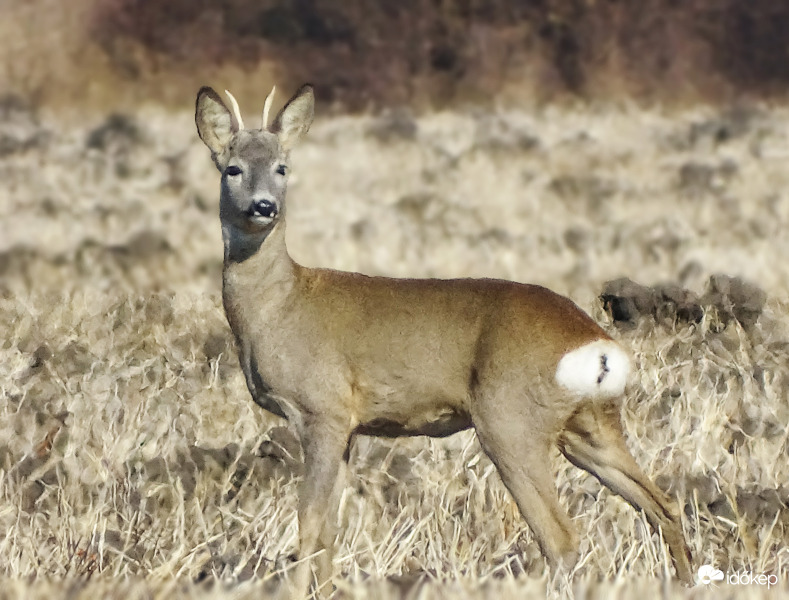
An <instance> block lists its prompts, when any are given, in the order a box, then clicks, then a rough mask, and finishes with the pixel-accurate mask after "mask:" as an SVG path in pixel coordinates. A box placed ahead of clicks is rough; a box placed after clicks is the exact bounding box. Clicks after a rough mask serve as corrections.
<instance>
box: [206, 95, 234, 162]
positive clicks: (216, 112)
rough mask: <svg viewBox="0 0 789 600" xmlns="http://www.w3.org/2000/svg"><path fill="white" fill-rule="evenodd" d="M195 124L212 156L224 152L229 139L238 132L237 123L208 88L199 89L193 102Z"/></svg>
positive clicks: (220, 100)
mask: <svg viewBox="0 0 789 600" xmlns="http://www.w3.org/2000/svg"><path fill="white" fill-rule="evenodd" d="M195 123H196V124H197V133H199V134H200V139H201V140H203V142H204V143H205V145H206V146H208V148H209V150H211V154H212V156H214V157H216V156H217V155H218V154H220V153H221V152H222V150H224V148H225V146H227V143H228V142H229V141H230V138H231V137H233V134H234V133H236V132H237V131H238V121H237V120H236V117H235V116H234V115H233V113H232V112H230V111H229V110H228V108H227V107H226V106H225V103H224V102H222V99H221V98H220V97H219V94H217V93H216V92H215V91H214V90H212V89H211V88H210V87H203V88H200V91H199V92H197V101H196V102H195Z"/></svg>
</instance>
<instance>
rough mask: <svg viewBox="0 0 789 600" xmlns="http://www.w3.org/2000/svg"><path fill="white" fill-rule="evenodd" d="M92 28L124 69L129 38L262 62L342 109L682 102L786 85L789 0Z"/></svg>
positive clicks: (218, 0)
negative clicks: (528, 94) (511, 89)
mask: <svg viewBox="0 0 789 600" xmlns="http://www.w3.org/2000/svg"><path fill="white" fill-rule="evenodd" d="M93 28H94V33H95V35H96V36H97V37H98V38H99V41H100V43H101V45H102V46H103V48H104V49H105V50H106V51H107V53H108V54H109V55H110V57H111V59H112V60H113V61H114V62H115V63H116V65H117V66H118V67H119V68H122V69H123V70H124V71H126V72H128V74H129V75H131V76H134V75H135V73H139V72H140V71H142V70H149V69H151V68H154V69H155V68H156V65H151V64H147V63H146V64H137V63H135V59H134V58H132V56H131V54H130V53H129V52H128V51H127V50H128V45H127V44H128V42H129V41H130V40H131V41H135V42H137V43H140V44H142V45H143V46H144V47H146V48H148V49H149V50H152V51H154V52H155V53H156V55H157V56H164V57H170V58H173V59H175V60H177V61H178V62H179V63H180V64H181V65H182V66H183V65H184V64H186V65H192V66H195V65H198V64H199V65H202V66H203V67H205V65H207V64H219V65H221V64H225V63H227V64H231V63H232V64H241V65H245V66H250V67H251V66H252V65H256V64H258V63H259V62H261V61H268V62H271V63H273V64H274V65H276V66H277V68H278V69H279V71H280V73H279V79H281V80H283V82H284V81H287V80H291V81H287V83H289V84H296V83H299V82H302V81H304V80H309V81H312V82H314V83H315V84H316V85H317V86H318V88H319V90H320V91H321V95H322V96H323V98H324V100H325V99H328V100H332V101H336V102H337V103H338V104H339V105H340V106H342V107H345V108H350V109H359V108H367V107H371V106H372V107H380V106H383V105H392V104H401V103H405V102H408V103H414V102H415V103H420V102H421V101H425V100H426V99H428V98H429V99H430V101H431V102H433V103H436V102H437V103H439V104H443V103H447V102H451V101H455V100H466V99H470V100H482V99H485V98H488V97H490V96H492V95H495V94H496V93H498V92H500V91H502V89H504V88H505V87H506V86H508V85H513V86H516V89H517V86H519V85H527V86H528V87H529V89H534V90H536V95H537V98H538V99H550V98H554V97H556V96H562V95H567V94H570V95H578V96H581V97H606V96H620V95H627V96H630V97H635V98H638V99H641V100H647V101H649V100H661V101H679V102H682V101H686V100H697V99H721V98H723V99H736V98H741V97H742V96H749V95H757V94H758V95H763V94H776V93H779V94H780V93H783V92H784V91H785V90H786V89H787V87H789V56H787V54H788V53H789V49H788V48H787V46H786V43H785V38H786V32H787V31H789V4H787V3H783V2H774V1H773V0H752V1H751V2H747V3H745V2H741V1H739V0H688V1H680V0H642V1H640V2H624V1H621V0H485V1H484V2H483V1H481V0H398V1H397V2H373V1H370V0H211V1H210V2H209V1H208V0H171V1H169V2H158V1H156V0H99V2H98V3H97V6H96V10H95V15H94V23H93ZM136 60H138V61H139V60H140V59H139V58H138V59H136Z"/></svg>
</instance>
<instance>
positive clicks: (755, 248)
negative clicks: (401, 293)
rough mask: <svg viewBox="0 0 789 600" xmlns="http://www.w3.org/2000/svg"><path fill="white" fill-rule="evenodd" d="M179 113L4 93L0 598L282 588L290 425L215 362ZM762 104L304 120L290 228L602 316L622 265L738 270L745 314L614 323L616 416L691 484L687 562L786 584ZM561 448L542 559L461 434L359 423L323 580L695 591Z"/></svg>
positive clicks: (780, 243) (666, 272) (295, 466)
mask: <svg viewBox="0 0 789 600" xmlns="http://www.w3.org/2000/svg"><path fill="white" fill-rule="evenodd" d="M250 116H251V115H250ZM193 127H194V126H193V123H192V118H191V114H188V113H178V114H168V113H164V112H162V111H160V110H156V109H153V108H146V109H141V110H140V111H139V112H137V113H134V114H130V115H128V116H123V117H118V116H116V117H113V118H110V119H105V118H104V117H100V118H99V117H97V118H93V119H91V120H87V121H85V122H84V123H83V124H82V125H80V126H77V127H74V128H64V127H62V125H61V124H60V123H59V122H58V121H57V120H55V119H44V120H43V121H39V120H38V118H37V117H36V116H35V115H34V114H32V113H30V112H28V111H27V109H26V107H25V105H24V103H14V102H11V101H6V102H5V103H4V104H3V105H2V108H0V181H3V185H4V188H5V193H4V194H3V195H2V196H1V197H0V331H2V333H3V335H2V337H1V338H0V565H2V567H0V575H2V580H0V581H2V585H0V598H5V597H8V598H14V597H21V596H25V597H28V598H52V597H68V598H91V597H96V596H102V597H109V598H148V597H174V598H181V597H183V598H187V597H188V598H199V597H212V598H213V597H218V598H224V597H227V598H231V597H232V598H246V597H250V598H251V597H253V596H254V597H259V596H260V595H261V594H274V595H276V594H277V593H278V590H279V589H280V588H279V585H280V581H281V579H282V574H283V572H287V570H288V569H289V567H290V566H291V565H292V562H291V559H290V558H289V556H290V555H291V554H292V553H293V552H294V551H295V550H296V539H297V535H296V534H297V529H296V521H295V506H296V499H297V498H296V481H297V478H298V476H299V470H300V461H299V459H298V456H295V457H294V454H295V455H297V454H298V452H297V449H296V448H297V447H296V446H295V444H294V440H293V438H292V436H291V435H290V434H289V433H288V431H287V430H284V429H282V428H279V425H280V423H279V422H277V420H276V418H274V417H270V416H268V415H266V414H263V413H262V411H260V410H258V409H257V408H256V407H255V406H253V404H252V402H250V400H249V397H248V393H247V391H246V390H245V387H244V383H243V378H242V376H241V373H240V370H239V369H238V367H237V363H236V357H235V354H234V349H233V347H232V344H231V341H230V335H229V330H228V328H227V325H226V323H225V321H224V317H223V314H222V312H221V306H220V299H219V271H220V267H221V241H220V236H219V223H218V219H217V214H216V213H217V196H218V190H217V187H218V186H217V175H216V173H215V171H214V169H213V167H212V166H211V164H210V161H209V159H208V156H207V152H206V151H205V149H204V148H203V147H202V145H201V144H200V142H199V141H198V140H197V136H196V134H195V132H194V130H193ZM787 131H789V112H787V111H786V110H782V109H775V108H767V107H763V108H748V109H739V110H735V111H715V110H708V109H701V108H699V109H695V110H692V111H687V112H682V113H674V114H666V113H663V112H660V111H654V110H653V111H647V110H637V109H634V108H632V107H627V106H625V107H611V106H608V107H602V108H601V107H597V108H595V107H586V108H578V109H572V110H569V109H568V110H555V109H546V110H544V111H542V112H539V113H532V114H527V113H520V112H508V113H487V112H486V113H482V112H480V113H470V114H457V113H456V114H451V113H443V114H437V115H433V116H429V117H424V118H420V119H418V120H414V119H412V118H411V117H410V116H409V115H408V114H406V113H393V114H391V115H388V116H384V117H379V118H349V117H348V118H335V119H332V120H325V121H320V122H318V123H317V124H316V125H315V126H314V128H313V131H312V132H311V133H310V136H309V139H308V141H307V142H306V143H305V144H304V145H303V146H302V147H301V148H299V149H298V150H297V151H296V153H295V156H294V176H293V179H292V188H291V192H290V205H289V215H288V216H289V238H290V239H289V241H290V245H291V250H292V253H293V255H294V256H295V257H296V258H297V259H298V260H300V261H302V262H304V263H307V264H310V265H318V264H320V265H324V266H332V267H337V268H342V269H355V270H361V271H364V272H367V273H386V274H389V275H397V276H399V275H410V276H444V277H451V276H465V275H473V276H495V277H506V278H512V279H516V280H520V281H533V282H538V283H542V284H546V285H548V286H550V287H552V288H554V289H556V290H558V291H560V292H563V293H567V294H570V295H571V296H572V297H573V298H574V299H575V300H576V301H577V302H578V303H579V304H580V305H581V306H582V307H584V308H585V309H587V310H589V311H590V312H592V314H594V315H595V316H596V318H597V319H598V320H600V321H601V322H603V323H604V324H605V325H606V326H609V325H608V322H607V319H606V316H605V315H604V314H603V313H602V310H601V308H600V306H599V303H598V302H597V300H596V296H597V294H598V293H599V291H600V289H601V286H602V283H603V282H604V281H605V280H606V279H610V278H613V277H616V276H620V275H628V276H630V277H632V278H634V279H636V280H639V281H642V282H644V283H655V282H658V281H664V280H673V281H679V282H680V283H682V284H683V285H685V286H688V287H690V288H692V289H695V290H697V291H701V289H702V287H703V285H704V282H705V280H706V278H707V277H708V276H709V275H710V274H711V273H714V272H725V273H728V274H732V275H744V276H746V277H747V278H748V279H750V280H752V281H754V282H756V283H757V284H759V285H760V286H761V287H763V288H764V290H765V291H766V292H767V294H768V298H769V300H768V306H767V309H766V311H765V313H764V314H763V315H762V319H761V321H760V323H759V324H758V325H757V326H756V327H755V328H754V329H753V330H750V331H744V330H743V329H741V328H739V327H738V326H737V325H736V324H731V325H729V327H727V328H726V329H724V330H723V331H718V329H717V328H716V327H715V326H714V325H715V324H714V323H713V322H712V319H705V320H704V321H703V322H702V323H701V324H699V325H698V326H693V327H687V328H686V327H682V328H678V329H672V328H667V327H664V326H653V325H651V324H648V323H645V324H643V325H642V326H640V327H639V328H636V329H635V330H631V331H625V332H621V333H619V332H618V333H616V335H617V337H619V338H620V339H622V341H623V343H624V344H625V345H627V346H629V347H631V348H633V350H634V353H635V357H636V361H637V364H638V367H639V368H638V371H637V375H636V376H635V377H634V378H633V381H632V383H631V385H630V388H629V393H628V397H627V401H626V403H625V406H624V409H623V416H624V420H625V424H626V431H627V433H628V435H629V441H630V446H631V448H632V450H633V452H634V454H635V456H636V457H637V460H638V462H639V463H640V464H641V465H642V466H643V467H644V468H645V469H646V471H647V472H648V473H649V474H650V476H652V477H654V478H655V479H656V480H657V481H658V482H659V484H660V485H661V486H663V487H664V488H665V489H668V490H670V492H671V493H672V494H675V495H676V496H677V497H678V499H679V501H680V502H681V503H682V505H683V506H684V509H685V510H684V515H685V519H684V526H685V531H686V534H687V536H688V539H689V540H690V543H691V547H692V549H693V552H694V556H695V560H696V564H697V565H698V564H703V563H712V564H714V565H716V566H717V567H719V568H721V569H722V570H724V571H729V572H733V571H737V570H747V571H751V572H754V573H771V574H776V575H777V576H778V577H779V579H780V586H779V587H780V589H781V590H783V591H784V593H785V592H786V591H787V590H788V589H789V588H787V586H788V585H789V583H787V582H789V551H787V542H788V541H789V512H787V498H788V497H789V489H788V488H787V485H786V482H787V481H789V456H787V451H788V446H787V439H788V438H789V428H787V424H788V423H789V406H788V405H787V397H788V396H789V394H787V391H788V389H787V388H788V386H789V367H788V366H787V364H788V363H787V358H788V357H787V354H788V353H789V331H787V324H788V323H789V303H788V302H787V301H788V300H789V294H788V292H789V285H787V282H788V281H789V262H787V261H785V260H783V259H782V258H781V257H783V256H786V255H787V254H788V253H789V248H787V241H786V236H785V235H782V233H783V232H784V231H785V228H786V227H787V225H789V199H788V198H787V195H786V192H785V190H786V189H787V185H786V184H787V179H788V178H789V174H788V172H787V171H786V169H785V161H786V159H787V158H788V157H789V139H788V138H787V133H786V132H787ZM609 327H610V326H609ZM556 466H557V473H558V475H557V482H558V486H559V489H560V494H561V498H562V502H563V504H564V505H565V506H566V507H567V508H568V510H569V511H570V513H571V514H572V515H573V517H574V520H575V523H576V526H577V528H578V530H579V532H580V533H581V539H582V557H583V558H582V562H581V564H580V565H579V568H578V569H577V571H576V572H575V573H573V574H572V575H571V576H568V577H564V578H560V579H558V580H550V579H549V577H548V574H547V572H546V570H545V565H544V563H543V560H542V558H541V557H540V556H539V552H538V550H537V548H536V547H535V544H534V543H533V541H532V539H531V536H530V534H529V532H528V531H527V530H526V528H525V525H524V523H523V521H522V520H521V519H520V517H519V516H518V514H517V511H516V510H515V508H514V506H513V504H512V502H511V501H510V499H509V497H508V495H507V493H506V492H505V490H504V487H503V486H502V484H501V482H500V481H499V479H498V476H497V474H496V473H495V470H494V468H493V466H492V465H491V463H490V462H489V461H488V460H487V459H486V458H485V457H484V456H483V455H481V453H480V450H479V447H478V445H477V443H476V441H475V440H474V437H473V434H472V433H466V434H460V435H457V436H454V437H452V438H449V439H447V440H443V441H436V440H427V439H408V440H398V441H385V440H371V439H361V440H359V442H358V443H357V444H356V446H355V448H354V452H353V456H352V460H351V471H352V478H351V480H350V481H349V484H348V486H347V489H346V490H345V494H344V496H343V503H342V511H341V516H340V519H341V521H342V528H341V531H342V534H341V537H340V540H339V548H340V550H339V559H338V562H337V564H336V572H337V575H338V596H339V597H343V598H344V597H348V598H363V597H367V596H370V597H378V598H406V597H407V598H424V599H432V598H469V599H476V598H487V597H496V598H505V599H506V598H523V597H529V596H534V597H542V596H545V595H546V594H548V595H550V596H552V597H556V598H559V597H577V598H609V597H611V598H631V597H635V596H636V595H637V594H640V595H642V596H644V597H654V596H657V595H663V596H664V597H670V596H677V597H693V598H718V597H719V595H720V593H721V591H722V590H721V589H717V590H715V589H695V590H692V591H688V590H684V589H682V588H680V587H679V586H678V585H677V584H675V583H673V582H669V583H664V578H665V576H666V572H667V570H669V569H670V567H669V562H668V560H667V556H666V550H665V548H664V547H663V546H662V545H661V544H660V543H659V541H658V539H657V537H656V536H654V535H653V532H652V531H651V530H650V528H649V527H648V526H647V524H646V523H645V521H644V519H643V518H642V517H641V516H640V515H639V514H638V513H636V512H635V511H634V510H632V509H631V508H630V507H629V506H628V505H626V504H625V503H624V502H623V501H622V500H621V499H619V498H618V497H615V496H612V495H611V494H609V493H608V491H607V490H605V489H601V487H600V486H599V485H598V483H597V482H596V481H595V480H594V479H591V478H590V477H588V476H586V475H584V474H582V473H581V472H579V471H578V470H576V469H574V468H573V467H571V466H569V465H568V464H567V463H566V462H564V461H563V460H560V459H559V458H558V456H557V459H556ZM721 587H722V588H725V593H726V594H727V597H738V598H739V597H743V598H744V597H747V598H763V597H764V598H770V597H774V596H775V595H776V594H779V593H780V592H779V590H777V589H776V588H773V589H771V590H767V589H766V588H765V587H762V586H757V585H750V586H725V585H721ZM280 595H282V594H280Z"/></svg>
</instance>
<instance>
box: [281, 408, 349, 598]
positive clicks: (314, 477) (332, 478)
mask: <svg viewBox="0 0 789 600" xmlns="http://www.w3.org/2000/svg"><path fill="white" fill-rule="evenodd" d="M300 434H301V444H302V449H303V452H304V479H303V480H302V481H301V485H300V487H299V557H300V559H301V561H302V562H301V563H300V564H299V565H298V567H297V569H296V573H295V577H294V582H293V590H292V592H293V597H294V598H305V597H307V594H308V591H309V590H310V588H313V590H314V592H315V595H316V596H318V597H320V596H322V595H328V594H329V593H331V577H332V570H333V568H332V558H333V550H334V544H335V536H336V523H337V511H338V508H339V498H340V494H341V492H342V488H343V485H344V484H345V476H346V475H345V466H346V465H345V461H344V460H343V454H344V452H345V449H346V447H347V445H348V438H349V432H347V431H346V430H345V428H343V427H342V426H340V425H338V424H335V423H332V422H331V421H327V420H318V419H313V420H312V421H311V422H306V423H305V424H304V426H303V427H302V428H301V432H300ZM313 565H314V571H313Z"/></svg>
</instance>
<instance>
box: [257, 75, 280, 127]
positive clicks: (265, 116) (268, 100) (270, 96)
mask: <svg viewBox="0 0 789 600" xmlns="http://www.w3.org/2000/svg"><path fill="white" fill-rule="evenodd" d="M276 91H277V86H276V85H275V86H274V87H272V88H271V91H270V92H269V94H268V96H266V101H265V102H264V103H263V125H261V127H260V128H261V129H266V128H267V127H268V114H269V111H270V110H271V104H272V102H274V92H276Z"/></svg>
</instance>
